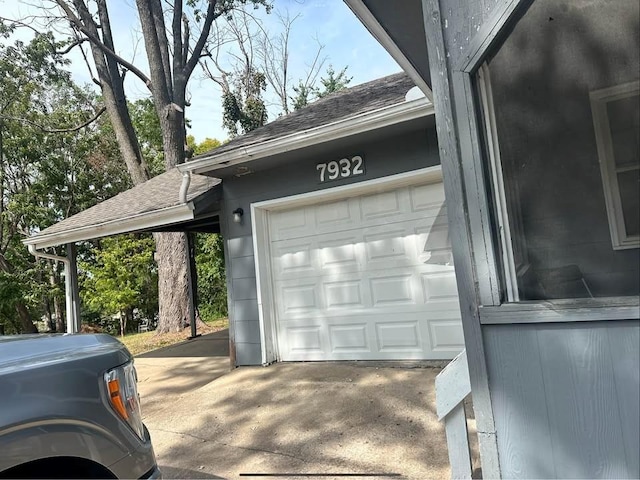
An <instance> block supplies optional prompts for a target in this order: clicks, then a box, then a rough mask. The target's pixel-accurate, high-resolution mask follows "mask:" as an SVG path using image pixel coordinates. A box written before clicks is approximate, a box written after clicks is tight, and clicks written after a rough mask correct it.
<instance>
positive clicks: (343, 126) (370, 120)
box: [178, 98, 435, 174]
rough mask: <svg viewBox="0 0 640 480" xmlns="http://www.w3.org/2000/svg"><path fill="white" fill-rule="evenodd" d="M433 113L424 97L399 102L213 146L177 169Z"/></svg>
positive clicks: (223, 164)
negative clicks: (219, 148)
mask: <svg viewBox="0 0 640 480" xmlns="http://www.w3.org/2000/svg"><path fill="white" fill-rule="evenodd" d="M433 114H435V110H434V108H433V104H432V103H431V101H430V100H429V99H428V98H421V99H418V100H412V101H410V102H402V103H399V104H396V105H392V106H390V107H384V108H380V109H378V110H373V111H371V112H366V113H362V114H359V115H356V116H353V117H349V118H347V119H342V120H338V121H336V122H332V123H327V124H326V125H322V126H319V127H315V128H310V129H309V130H303V131H301V132H296V133H293V134H291V135H287V136H284V137H280V138H274V139H272V140H267V141H265V142H260V143H256V144H253V145H247V146H244V147H238V148H237V149H236V150H231V151H229V152H226V153H222V154H219V155H216V154H215V150H213V151H212V152H211V155H210V156H205V157H202V158H199V159H197V160H191V161H189V162H187V163H183V164H180V165H178V169H179V170H180V171H181V172H186V171H191V172H193V173H198V174H202V173H207V172H213V171H215V170H220V169H223V168H228V167H230V166H233V165H238V164H241V163H247V162H251V161H254V160H258V159H260V158H264V157H268V156H271V155H277V154H280V153H285V152H289V151H292V150H298V149H301V148H305V147H310V146H312V145H317V144H320V143H324V142H328V141H330V140H335V139H338V138H344V137H350V136H352V135H357V134H359V133H365V132H368V131H370V130H376V129H378V128H383V127H386V126H389V125H394V124H397V123H402V122H406V121H410V120H414V119H417V118H421V117H426V116H429V115H433Z"/></svg>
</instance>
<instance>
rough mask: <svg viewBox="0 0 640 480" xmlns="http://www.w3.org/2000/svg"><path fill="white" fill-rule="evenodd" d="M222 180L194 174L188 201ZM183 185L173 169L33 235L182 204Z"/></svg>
mask: <svg viewBox="0 0 640 480" xmlns="http://www.w3.org/2000/svg"><path fill="white" fill-rule="evenodd" d="M219 183H220V179H217V178H211V177H205V176H202V175H192V176H191V184H190V185H189V191H188V193H187V201H192V200H194V199H195V198H197V197H199V196H200V195H202V194H203V193H206V192H207V191H209V190H210V189H211V188H212V187H214V186H215V185H218V184H219ZM181 184H182V174H181V173H180V172H179V171H178V169H177V168H174V169H173V170H169V171H168V172H165V173H163V174H161V175H158V176H157V177H153V178H152V179H151V180H147V181H146V182H144V183H141V184H140V185H136V186H135V187H133V188H131V189H129V190H127V191H125V192H122V193H119V194H118V195H115V196H113V197H111V198H109V199H108V200H105V201H104V202H101V203H98V204H97V205H94V206H93V207H91V208H88V209H87V210H83V211H82V212H80V213H77V214H75V215H73V216H71V217H69V218H66V219H64V220H62V221H60V222H58V223H55V224H53V225H51V226H50V227H48V228H45V229H44V230H42V231H41V232H39V233H38V234H36V235H33V236H32V237H31V238H33V239H35V238H38V237H40V236H43V235H49V234H52V233H59V232H63V231H66V230H74V229H76V228H84V227H89V226H92V225H98V224H101V223H105V222H109V221H115V220H122V219H125V218H129V217H133V216H135V215H140V214H144V213H151V212H154V211H158V210H162V209H164V208H168V207H173V206H176V205H179V204H180V199H179V192H180V185H181Z"/></svg>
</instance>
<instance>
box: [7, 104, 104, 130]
mask: <svg viewBox="0 0 640 480" xmlns="http://www.w3.org/2000/svg"><path fill="white" fill-rule="evenodd" d="M105 110H106V108H105V107H102V108H101V109H100V110H98V111H97V112H96V114H95V115H94V116H93V117H91V118H90V119H89V120H87V121H86V122H83V123H81V124H80V125H76V126H75V127H69V128H52V129H49V128H47V127H44V126H43V125H40V124H39V123H37V122H34V121H33V120H29V119H27V118H20V117H11V116H9V115H0V118H3V119H6V120H15V121H18V122H23V123H28V124H29V125H33V126H34V127H37V128H39V129H40V130H42V131H43V132H45V133H70V132H77V131H78V130H80V129H82V128H84V127H87V126H89V125H91V124H92V123H93V122H95V121H96V120H97V119H98V118H100V115H102V114H103V113H104V112H105Z"/></svg>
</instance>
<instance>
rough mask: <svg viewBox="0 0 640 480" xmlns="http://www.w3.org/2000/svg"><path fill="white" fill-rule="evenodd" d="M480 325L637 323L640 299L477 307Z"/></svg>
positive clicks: (562, 300)
mask: <svg viewBox="0 0 640 480" xmlns="http://www.w3.org/2000/svg"><path fill="white" fill-rule="evenodd" d="M479 310H480V323H481V324H483V325H508V324H521V323H556V322H598V321H604V320H638V319H640V297H606V298H572V299H560V300H540V301H531V302H520V303H504V304H502V305H499V306H482V307H480V309H479Z"/></svg>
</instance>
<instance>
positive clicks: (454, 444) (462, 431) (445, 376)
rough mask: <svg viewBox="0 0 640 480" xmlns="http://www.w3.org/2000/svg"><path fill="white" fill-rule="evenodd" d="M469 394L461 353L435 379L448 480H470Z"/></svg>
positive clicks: (464, 357) (437, 407) (464, 359)
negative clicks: (447, 465) (444, 434)
mask: <svg viewBox="0 0 640 480" xmlns="http://www.w3.org/2000/svg"><path fill="white" fill-rule="evenodd" d="M470 393H471V383H470V381H469V367H468V366H467V351H466V350H463V351H462V352H461V353H460V354H459V355H458V356H457V357H456V358H454V359H453V360H452V361H451V363H449V365H447V366H446V367H445V369H444V370H442V372H440V373H439V374H438V376H437V377H436V411H437V413H438V419H439V420H440V421H444V426H445V431H446V434H447V448H448V450H449V463H450V464H451V478H454V479H457V478H471V453H470V451H469V432H468V431H467V417H466V416H465V413H464V399H465V398H466V397H467V396H468V395H469V394H470Z"/></svg>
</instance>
